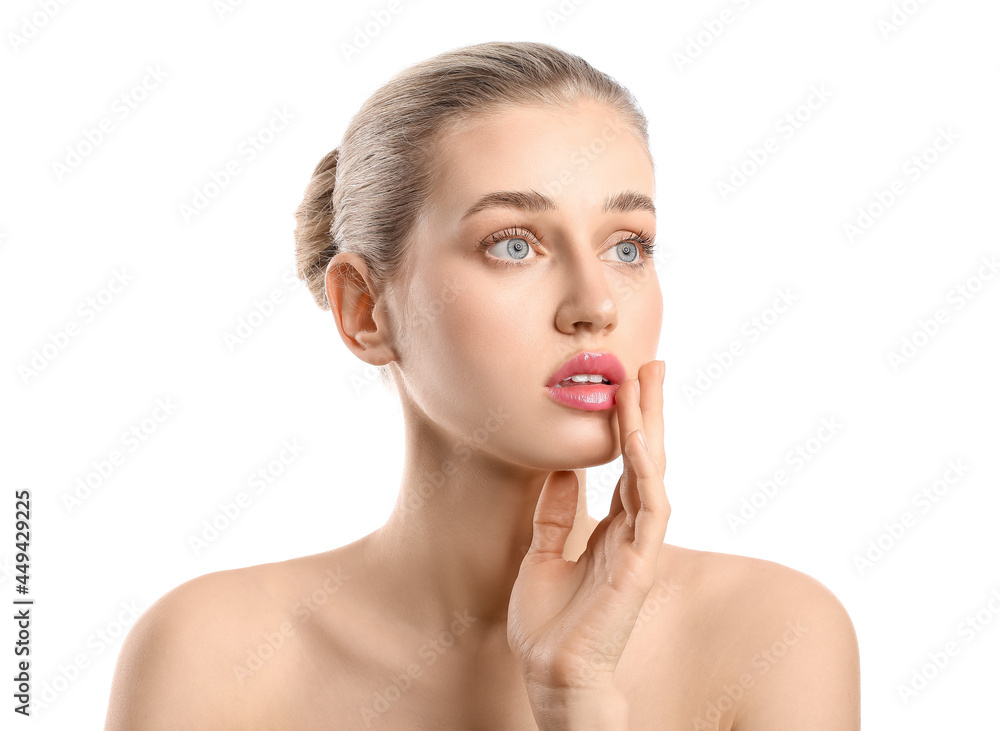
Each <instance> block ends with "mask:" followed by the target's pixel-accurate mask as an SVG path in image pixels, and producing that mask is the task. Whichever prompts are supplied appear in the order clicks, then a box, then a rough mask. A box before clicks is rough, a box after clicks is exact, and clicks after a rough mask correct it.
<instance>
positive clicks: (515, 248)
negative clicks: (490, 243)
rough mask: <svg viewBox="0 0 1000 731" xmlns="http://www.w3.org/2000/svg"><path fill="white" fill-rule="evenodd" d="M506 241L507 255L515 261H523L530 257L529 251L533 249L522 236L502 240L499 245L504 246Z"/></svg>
mask: <svg viewBox="0 0 1000 731" xmlns="http://www.w3.org/2000/svg"><path fill="white" fill-rule="evenodd" d="M504 241H506V242H507V253H508V254H510V255H511V256H512V257H513V258H515V259H523V258H524V257H526V256H527V255H528V249H530V248H531V244H529V243H528V242H527V240H526V239H523V238H521V237H520V236H516V237H515V236H511V237H510V238H506V239H501V240H500V242H499V243H501V244H502V243H503V242H504ZM490 248H493V247H490Z"/></svg>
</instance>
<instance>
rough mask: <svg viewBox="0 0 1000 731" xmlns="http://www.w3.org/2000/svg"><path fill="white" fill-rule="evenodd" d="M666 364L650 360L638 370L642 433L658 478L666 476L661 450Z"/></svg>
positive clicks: (665, 466)
mask: <svg viewBox="0 0 1000 731" xmlns="http://www.w3.org/2000/svg"><path fill="white" fill-rule="evenodd" d="M666 367H667V364H666V363H664V362H663V361H662V360H651V361H649V362H648V363H646V364H645V365H643V366H642V368H640V369H639V382H640V383H641V384H642V387H641V388H640V391H639V409H640V411H641V412H642V433H643V434H645V435H646V440H647V441H648V442H649V449H650V451H651V452H652V454H653V459H654V460H656V464H657V465H658V466H659V469H660V477H661V478H662V477H663V476H664V475H665V474H666V469H667V458H666V454H665V452H664V448H663V377H664V375H665V374H666Z"/></svg>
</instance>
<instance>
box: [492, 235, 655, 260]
mask: <svg viewBox="0 0 1000 731" xmlns="http://www.w3.org/2000/svg"><path fill="white" fill-rule="evenodd" d="M525 234H527V236H525ZM654 238H655V237H653V236H650V235H649V234H647V233H646V232H645V231H643V230H642V229H639V231H638V232H636V233H634V234H632V235H631V236H626V237H625V238H623V239H621V240H620V241H616V242H615V243H614V244H612V245H611V246H610V247H608V248H609V249H614V248H616V247H617V246H619V245H621V244H624V243H626V242H628V241H634V242H635V243H637V244H639V246H640V247H641V248H642V251H643V253H644V254H645V256H644V257H642V258H640V259H639V260H638V261H633V262H629V261H621V262H617V263H618V264H621V265H622V266H626V267H630V268H632V269H642V268H644V267H645V266H646V259H652V258H653V256H654V252H655V251H656V244H655V243H654ZM507 239H524V240H526V241H528V245H529V246H531V242H530V240H529V239H534V240H535V241H537V242H538V243H541V242H542V237H541V236H537V235H536V234H534V233H532V232H531V231H528V230H527V229H523V228H518V227H513V228H505V229H504V230H503V231H497V232H496V233H494V234H490V235H489V236H487V237H486V238H485V239H483V240H481V241H480V242H479V244H478V246H477V247H476V248H477V249H478V250H479V251H483V252H485V251H487V250H488V249H492V248H493V247H494V246H495V245H496V244H498V243H500V242H501V241H505V240H507ZM490 258H491V259H493V262H492V263H493V264H496V265H498V266H504V267H515V268H516V267H522V266H525V264H524V263H521V262H516V261H513V260H511V259H500V258H499V257H495V256H491V257H490Z"/></svg>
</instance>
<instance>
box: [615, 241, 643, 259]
mask: <svg viewBox="0 0 1000 731" xmlns="http://www.w3.org/2000/svg"><path fill="white" fill-rule="evenodd" d="M615 248H616V249H618V251H620V252H621V253H622V255H623V256H624V257H626V258H625V263H626V264H631V263H632V262H634V261H635V260H636V259H638V258H639V247H638V246H636V243H635V242H634V241H632V240H631V239H629V240H628V241H622V242H621V243H620V244H618V245H616V246H615ZM628 257H631V258H628Z"/></svg>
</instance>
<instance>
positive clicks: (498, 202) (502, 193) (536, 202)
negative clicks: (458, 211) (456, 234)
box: [462, 190, 656, 220]
mask: <svg viewBox="0 0 1000 731" xmlns="http://www.w3.org/2000/svg"><path fill="white" fill-rule="evenodd" d="M488 208H516V209H518V210H521V211H529V212H531V213H543V212H545V211H548V210H551V209H553V208H557V206H556V204H555V202H554V201H553V200H552V199H551V198H549V197H548V196H547V195H542V194H541V193H539V192H538V191H535V190H498V191H495V192H493V193H487V194H486V195H484V196H483V197H482V198H480V199H479V200H477V201H476V202H475V203H473V204H472V207H470V208H469V210H467V211H466V212H465V213H464V214H463V215H462V219H463V220H464V219H466V218H468V217H469V216H471V215H473V214H475V213H479V212H480V211H484V210H486V209H488ZM629 211H649V212H650V213H652V214H653V215H654V216H655V215H656V207H655V206H654V205H653V200H652V198H650V197H649V196H648V195H646V194H645V193H639V192H637V191H634V190H627V191H625V192H623V193H617V194H615V195H609V196H608V197H607V198H606V199H605V200H604V212H605V213H613V212H614V213H628V212H629Z"/></svg>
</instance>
